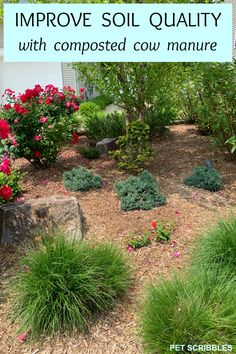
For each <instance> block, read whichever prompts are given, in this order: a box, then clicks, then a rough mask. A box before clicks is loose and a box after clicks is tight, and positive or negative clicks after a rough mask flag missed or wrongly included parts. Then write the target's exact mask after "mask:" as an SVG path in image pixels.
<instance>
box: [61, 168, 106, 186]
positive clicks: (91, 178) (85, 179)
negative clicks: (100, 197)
mask: <svg viewBox="0 0 236 354" xmlns="http://www.w3.org/2000/svg"><path fill="white" fill-rule="evenodd" d="M63 182H64V185H65V187H66V188H68V189H70V190H72V191H81V192H84V191H88V190H90V189H97V188H100V187H101V186H102V179H101V177H100V176H98V175H94V174H93V173H92V172H91V171H89V170H87V169H86V168H84V167H79V168H73V169H72V170H70V171H66V172H64V174H63Z"/></svg>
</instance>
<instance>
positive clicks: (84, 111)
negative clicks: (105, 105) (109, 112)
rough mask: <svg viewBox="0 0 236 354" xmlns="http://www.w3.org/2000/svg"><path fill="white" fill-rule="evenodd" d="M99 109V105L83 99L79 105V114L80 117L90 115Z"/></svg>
mask: <svg viewBox="0 0 236 354" xmlns="http://www.w3.org/2000/svg"><path fill="white" fill-rule="evenodd" d="M99 111H101V109H100V107H99V106H98V105H97V104H96V103H95V102H93V101H85V102H82V103H81V105H80V110H79V114H80V115H81V116H82V117H86V118H87V117H90V116H92V115H93V114H95V113H97V112H99Z"/></svg>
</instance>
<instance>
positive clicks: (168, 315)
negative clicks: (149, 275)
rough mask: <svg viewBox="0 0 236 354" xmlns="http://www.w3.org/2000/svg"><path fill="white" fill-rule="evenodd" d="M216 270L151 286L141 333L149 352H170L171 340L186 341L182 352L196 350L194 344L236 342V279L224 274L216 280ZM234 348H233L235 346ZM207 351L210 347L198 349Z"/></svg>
mask: <svg viewBox="0 0 236 354" xmlns="http://www.w3.org/2000/svg"><path fill="white" fill-rule="evenodd" d="M214 278H215V277H214V274H213V273H210V274H207V273H202V274H200V273H198V274H196V275H194V274H191V275H190V276H189V277H187V278H186V277H183V276H181V277H180V276H175V277H172V278H171V279H169V280H167V279H163V280H159V281H158V284H157V285H152V286H150V287H149V288H148V289H147V292H146V297H145V299H144V301H143V307H142V314H141V329H142V332H141V335H142V340H143V345H144V349H145V350H146V351H147V352H148V353H160V354H168V353H169V352H170V345H171V344H181V345H183V349H182V350H181V352H182V353H190V352H191V353H192V352H193V349H191V347H190V346H191V345H202V344H209V343H212V344H214V345H215V349H214V348H213V350H210V351H208V352H209V353H212V354H213V353H214V352H217V345H222V343H228V344H230V345H235V344H236V343H235V335H234V333H235V324H236V310H235V300H234V299H235V280H234V281H233V280H231V281H227V282H226V279H225V277H224V276H222V277H221V278H220V280H219V281H218V282H217V284H214ZM231 349H232V348H231ZM196 352H197V353H199V354H203V353H205V352H206V348H201V347H199V349H198V350H197V351H196Z"/></svg>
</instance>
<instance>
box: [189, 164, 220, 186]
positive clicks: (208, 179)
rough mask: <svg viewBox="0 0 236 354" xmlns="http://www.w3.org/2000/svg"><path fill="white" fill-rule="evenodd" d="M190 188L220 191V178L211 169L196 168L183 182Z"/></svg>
mask: <svg viewBox="0 0 236 354" xmlns="http://www.w3.org/2000/svg"><path fill="white" fill-rule="evenodd" d="M184 183H185V184H186V185H187V186H190V187H196V188H202V189H206V190H208V191H211V192H217V191H219V190H220V189H221V177H220V175H219V173H218V172H217V171H216V170H215V169H214V168H213V167H207V166H198V167H196V168H195V170H194V172H193V174H192V175H191V176H189V177H187V178H186V179H185V180H184Z"/></svg>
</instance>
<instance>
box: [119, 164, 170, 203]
mask: <svg viewBox="0 0 236 354" xmlns="http://www.w3.org/2000/svg"><path fill="white" fill-rule="evenodd" d="M115 189H116V193H117V195H118V196H119V197H120V198H121V209H122V210H133V209H147V210H149V209H153V208H155V207H158V206H161V205H164V204H165V203H166V198H165V196H164V195H162V194H160V192H159V191H158V186H157V182H156V179H155V177H154V176H153V175H152V174H151V173H149V172H148V171H143V172H142V173H141V174H140V175H139V176H138V177H135V176H130V177H128V178H127V179H126V180H124V181H118V182H116V184H115Z"/></svg>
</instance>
